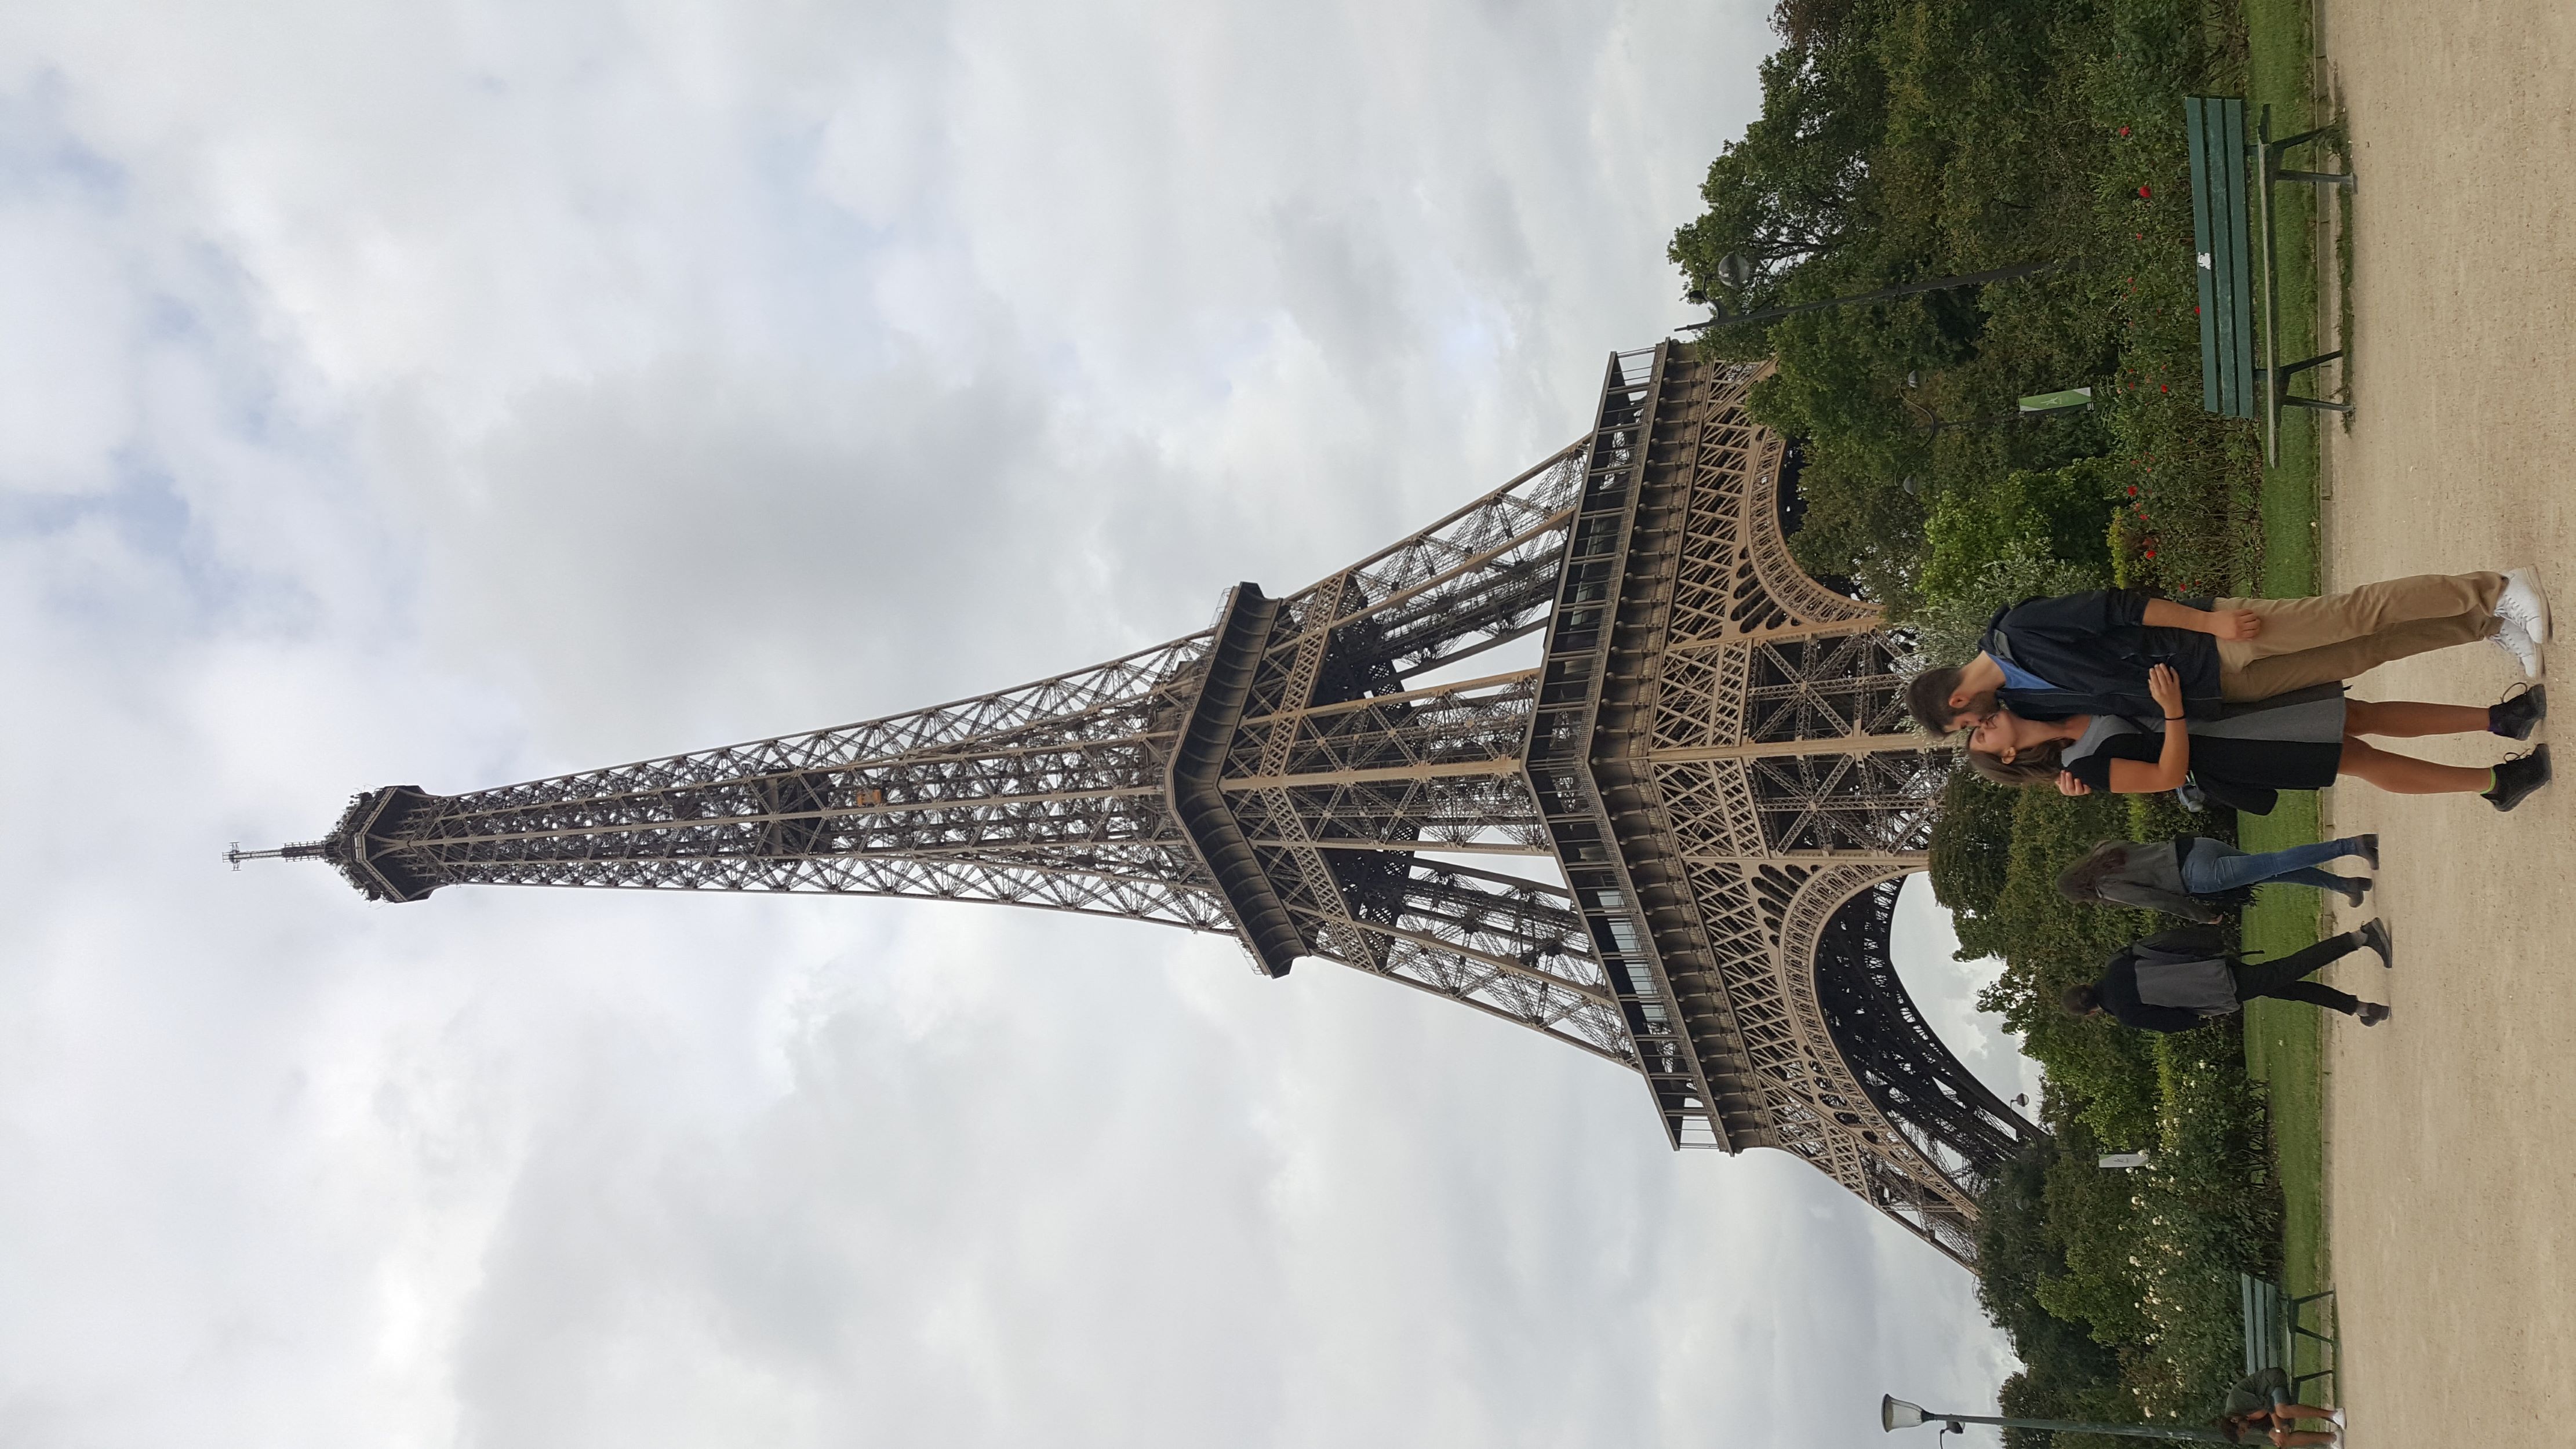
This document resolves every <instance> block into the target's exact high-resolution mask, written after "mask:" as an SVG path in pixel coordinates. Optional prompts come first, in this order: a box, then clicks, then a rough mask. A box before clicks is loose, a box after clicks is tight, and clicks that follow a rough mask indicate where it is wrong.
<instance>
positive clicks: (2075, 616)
mask: <svg viewBox="0 0 2576 1449" xmlns="http://www.w3.org/2000/svg"><path fill="white" fill-rule="evenodd" d="M2146 619H2147V596H2146V595H2145V594H2142V593H2139V592H2138V591H2137V590H2135V589H2087V590H2085V591H2084V592H2083V593H2080V594H2060V595H2058V596H2057V597H2055V598H2053V599H2027V600H2024V601H2023V602H2021V603H2019V604H2016V605H2014V606H2013V608H2012V611H2011V612H2010V613H2008V614H2006V615H2005V616H2004V617H2003V619H2002V620H2001V622H2002V624H2003V626H2004V632H2005V633H2007V634H2009V633H2011V632H2012V631H2013V630H2015V629H2032V630H2044V631H2046V632H2048V633H2051V634H2056V635H2061V636H2063V635H2069V634H2107V633H2109V632H2110V631H2111V630H2113V629H2134V628H2136V627H2138V626H2139V625H2141V624H2143V623H2145V622H2146Z"/></svg>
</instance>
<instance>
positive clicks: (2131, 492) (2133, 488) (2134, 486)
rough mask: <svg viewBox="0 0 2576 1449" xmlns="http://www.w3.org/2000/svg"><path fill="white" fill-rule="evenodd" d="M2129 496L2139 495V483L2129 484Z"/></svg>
mask: <svg viewBox="0 0 2576 1449" xmlns="http://www.w3.org/2000/svg"><path fill="white" fill-rule="evenodd" d="M2129 496H2130V497H2132V498H2135V497H2137V496H2138V485H2137V484H2135V483H2132V484H2130V485H2129Z"/></svg>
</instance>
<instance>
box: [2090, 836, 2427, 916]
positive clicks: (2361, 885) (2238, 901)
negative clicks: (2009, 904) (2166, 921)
mask: <svg viewBox="0 0 2576 1449" xmlns="http://www.w3.org/2000/svg"><path fill="white" fill-rule="evenodd" d="M2352 856H2358V857H2360V858H2361V859H2363V860H2365V861H2368V862H2369V863H2370V867H2371V869H2373V870H2377V869H2378V868H2379V837H2378V836H2376V835H2351V836H2346V837H2345V838H2343V839H2341V840H2328V841H2322V842H2320V843H2318V844H2315V845H2293V846H2291V847H2289V848H2288V849H2286V850H2264V851H2244V850H2238V849H2237V848H2236V847H2235V846H2232V845H2230V844H2228V843H2227V842H2226V841H2223V840H2212V839H2210V838H2209V837H2208V836H2206V835H2179V836H2176V837H2174V838H2173V839H2171V840H2106V841H2103V842H2102V843H2101V844H2100V845H2097V846H2095V847H2093V849H2092V850H2091V851H2090V852H2089V853H2088V854H2086V855H2085V857H2084V858H2083V859H2081V860H2079V861H2077V862H2075V863H2074V864H2073V865H2070V866H2068V867H2067V868H2066V869H2065V870H2064V871H2062V872H2060V873H2059V875H2058V877H2057V889H2058V890H2059V891H2060V892H2061V893H2063V894H2064V895H2065V897H2066V898H2067V899H2068V900H2070V901H2073V902H2075V903H2076V904H2077V905H2079V906H2130V907H2134V908H2136V909H2138V910H2145V911H2162V912H2164V913H2165V914H2166V915H2168V916H2180V917H2182V918H2183V919H2184V920H2186V921H2200V922H2204V923H2206V922H2210V921H2215V920H2217V919H2218V918H2219V916H2220V915H2221V914H2222V913H2224V912H2227V911H2233V910H2242V909H2244V908H2245V907H2246V906H2248V905H2251V904H2252V903H2253V900H2254V887H2256V886H2258V885H2301V886H2309V887H2312V888H2314V889H2317V890H2321V891H2335V892H2338V893H2340V894H2341V895H2342V896H2343V898H2344V900H2345V901H2346V902H2347V903H2348V904H2351V905H2356V906H2357V905H2360V904H2361V898H2362V894H2363V893H2364V892H2365V891H2368V890H2369V889H2370V877H2368V876H2366V875H2337V874H2335V873H2334V872H2333V871H2330V870H2326V869H2324V868H2323V867H2324V866H2325V863H2326V862H2327V861H2330V860H2342V859H2345V858H2347V857H2352Z"/></svg>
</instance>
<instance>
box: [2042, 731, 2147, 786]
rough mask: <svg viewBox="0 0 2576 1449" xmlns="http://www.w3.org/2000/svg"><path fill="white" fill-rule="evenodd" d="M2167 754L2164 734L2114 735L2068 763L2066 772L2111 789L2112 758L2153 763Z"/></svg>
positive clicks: (2081, 780)
mask: <svg viewBox="0 0 2576 1449" xmlns="http://www.w3.org/2000/svg"><path fill="white" fill-rule="evenodd" d="M2164 754H2165V737H2164V736H2162V735H2147V734H2137V735H2113V736H2112V737H2111V738H2109V739H2107V740H2104V741H2103V742H2102V743H2101V745H2100V746H2099V747H2098V748H2096V749H2095V750H2094V751H2093V753H2091V754H2089V755H2086V756H2085V757H2084V758H2082V759H2080V760H2077V761H2076V762H2075V763H2073V764H2071V765H2068V766H2067V767H2066V773H2068V774H2070V775H2073V776H2074V777H2075V778H2076V779H2077V780H2078V781H2080V782H2081V783H2083V784H2087V785H2090V786H2092V787H2093V788H2094V789H2096V790H2109V789H2110V788H2111V762H2112V761H2113V760H2137V761H2140V762H2142V763H2145V764H2150V765H2152V764H2154V763H2155V762H2156V761H2158V760H2161V759H2163V758H2164Z"/></svg>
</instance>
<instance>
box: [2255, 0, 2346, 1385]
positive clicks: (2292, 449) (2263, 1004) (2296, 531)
mask: <svg viewBox="0 0 2576 1449" xmlns="http://www.w3.org/2000/svg"><path fill="white" fill-rule="evenodd" d="M2243 13H2244V17H2245V31H2246V94H2247V99H2248V101H2249V103H2250V105H2251V106H2252V107H2253V108H2254V109H2256V110H2258V111H2259V110H2260V108H2261V107H2262V106H2264V105H2265V104H2267V103H2268V104H2269V105H2270V106H2271V107H2272V133H2273V134H2274V135H2276V136H2277V135H2285V134H2293V133H2296V132H2299V131H2304V130H2306V129H2308V128H2309V127H2310V126H2312V125H2315V124H2317V122H2316V121H2315V120H2312V119H2311V116H2312V115H2313V114H2314V104H2315V102H2314V97H2313V94H2312V89H2311V78H2312V77H2313V75H2314V73H2315V72H2314V69H2313V64H2312V60H2311V48H2310V33H2309V28H2308V27H2309V5H2308V0H2244V12H2243ZM2293 164H2298V163H2293ZM2318 169H2325V168H2323V167H2322V166H2320V167H2319V168H2318ZM2312 193H2313V188H2311V187H2306V186H2282V187H2278V188H2276V189H2275V190H2274V192H2273V207H2274V218H2275V229H2276V230H2275V235H2276V236H2277V238H2278V251H2277V253H2276V255H2277V257H2278V259H2279V272H2278V276H2279V285H2280V291H2281V298H2280V307H2281V310H2280V318H2281V342H2280V354H2281V356H2282V357H2283V358H2284V359H2285V360H2287V359H2296V358H2300V357H2305V356H2308V355H2310V354H2311V353H2312V352H2313V351H2314V350H2315V346H2314V344H2315V341H2316V313H2317V296H2318V289H2317V259H2316V254H2315V247H2314V241H2313V239H2314V235H2315V232H2314V227H2313V218H2314V215H2315V205H2316V200H2315V197H2314V196H2313V194H2312ZM2303 380H2304V379H2303ZM2319 416H2320V415H2318V414H2315V413H2310V412H2306V411H2303V410H2300V409H2291V410H2290V411H2289V413H2288V415H2287V416H2285V417H2284V418H2283V419H2282V422H2281V459H2280V463H2279V465H2278V466H2277V467H2274V468H2270V469H2267V470H2266V471H2265V473H2264V476H2263V498H2262V519H2263V562H2262V571H2261V574H2262V576H2261V577H2260V578H2259V579H2251V580H2245V581H2243V582H2246V583H2251V584H2254V585H2255V586H2256V587H2257V590H2258V592H2260V593H2262V594H2265V595H2269V596H2273V597H2285V596H2289V595H2296V594H2307V593H2313V592H2315V591H2316V585H2317V545H2318V540H2317V483H2318V476H2317V429H2318V427H2319V426H2320V423H2319ZM2238 835H2239V838H2240V843H2241V844H2242V845H2243V846H2244V848H2245V849H2247V850H2277V849H2280V848H2281V847H2283V846H2287V845H2296V844H2300V843H2302V842H2306V841H2311V840H2315V839H2316V838H2317V808H2316V797H2315V796H2313V795H2294V796H2285V797H2284V798H2283V800H2282V803H2281V806H2280V808H2279V809H2277V810H2275V811H2274V812H2273V813H2272V814H2271V815H2269V816H2262V817H2256V816H2244V817H2241V818H2240V819H2239V821H2238ZM2267 894H2271V895H2272V897H2273V898H2272V899H2270V900H2268V901H2266V902H2265V903H2263V904H2262V905H2259V906H2256V907H2255V908H2253V909H2251V910H2248V911H2247V912H2246V913H2245V946H2246V949H2247V950H2249V951H2259V952H2262V953H2264V954H2266V955H2279V954H2282V953H2284V952H2288V951H2295V950H2297V949H2298V948H2299V947H2301V946H2304V945H2307V944H2308V943H2310V942H2312V941H2314V940H2316V939H2317V926H2318V914H2317V910H2316V908H2315V907H2314V906H2313V905H2311V904H2307V903H2306V902H2308V901H2312V900H2313V899H2314V898H2313V896H2311V895H2310V893H2308V892H2304V891H2303V892H2299V893H2298V894H2297V895H2291V894H2289V893H2287V892H2281V893H2267ZM2323 1045H2324V1043H2323V1023H2322V1021H2321V1020H2320V1019H2319V1012H2318V1010H2317V1008H2315V1007H2313V1006H2306V1005H2302V1004H2299V1003H2296V1002H2286V1001H2257V1002H2255V1003H2254V1004H2253V1005H2252V1006H2251V1007H2249V1008H2248V1009H2247V1011H2246V1013H2245V1058H2246V1068H2247V1070H2248V1071H2249V1072H2250V1073H2251V1074H2252V1075H2253V1077H2254V1078H2255V1079H2256V1080H2257V1081H2260V1082H2262V1083H2263V1084H2264V1085H2265V1087H2266V1089H2267V1090H2268V1092H2269V1094H2270V1099H2271V1121H2272V1147H2273V1154H2274V1161H2275V1162H2276V1163H2277V1164H2278V1167H2279V1170H2280V1174H2281V1192H2282V1198H2283V1232H2282V1237H2283V1244H2282V1254H2283V1264H2282V1268H2283V1272H2282V1276H2283V1278H2284V1280H2285V1281H2284V1283H2283V1286H2284V1287H2285V1288H2286V1289H2287V1290H2288V1291H2289V1292H2291V1293H2293V1294H2301V1293H2312V1292H2315V1291H2317V1290H2318V1289H2319V1288H2321V1287H2324V1286H2327V1285H2328V1284H2330V1283H2332V1281H2333V1274H2332V1263H2333V1255H2332V1252H2331V1248H2330V1244H2329V1243H2328V1241H2327V1237H2326V1221H2325V1135H2324V1122H2323V1117H2322V1108H2323V1105H2324V1100H2323V1098H2324V1080H2323V1075H2322V1068H2323V1058H2324V1051H2323ZM2310 1366H2312V1365H2311V1364H2310V1363H2309V1362H2308V1361H2307V1359H2306V1358H2305V1356H2304V1355H2303V1356H2302V1361H2301V1367H2302V1368H2306V1367H2310ZM2341 1391H2342V1386H2341V1385H2340V1384H2338V1385H2336V1392H2337V1393H2338V1394H2340V1392H2341Z"/></svg>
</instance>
